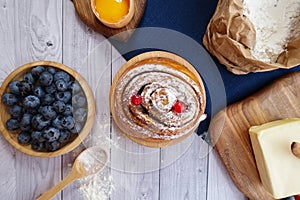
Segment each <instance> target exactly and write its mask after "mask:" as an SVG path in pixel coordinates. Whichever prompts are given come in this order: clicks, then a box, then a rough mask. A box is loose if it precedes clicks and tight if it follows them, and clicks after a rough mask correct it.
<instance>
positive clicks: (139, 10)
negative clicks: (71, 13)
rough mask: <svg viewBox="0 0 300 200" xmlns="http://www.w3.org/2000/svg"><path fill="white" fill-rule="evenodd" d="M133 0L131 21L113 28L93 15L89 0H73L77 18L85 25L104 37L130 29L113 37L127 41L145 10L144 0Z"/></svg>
mask: <svg viewBox="0 0 300 200" xmlns="http://www.w3.org/2000/svg"><path fill="white" fill-rule="evenodd" d="M134 2H135V5H134V8H135V11H134V12H135V13H134V16H133V18H132V20H131V22H130V23H129V24H128V25H127V26H125V27H123V28H118V29H113V28H109V27H107V26H105V25H103V24H102V23H101V22H100V21H99V20H98V19H97V18H96V16H95V15H94V13H93V11H92V8H91V5H90V0H73V3H74V6H75V10H76V12H77V14H78V16H79V18H80V19H81V20H82V21H83V22H84V23H85V24H86V25H88V26H89V27H91V28H92V29H94V30H95V31H97V32H99V33H101V34H102V35H104V36H106V37H111V36H114V35H117V34H118V33H122V32H124V31H127V30H131V31H127V32H124V33H123V34H119V35H117V36H115V37H114V39H117V40H119V41H122V42H125V41H127V40H128V39H129V38H130V36H131V35H132V34H133V32H134V31H133V29H135V28H136V27H137V26H138V24H139V23H140V20H141V18H142V16H143V14H144V11H145V7H146V0H136V1H134Z"/></svg>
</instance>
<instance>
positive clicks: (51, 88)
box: [45, 83, 56, 94]
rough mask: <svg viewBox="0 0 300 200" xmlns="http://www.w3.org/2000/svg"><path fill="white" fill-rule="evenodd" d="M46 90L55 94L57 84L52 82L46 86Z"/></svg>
mask: <svg viewBox="0 0 300 200" xmlns="http://www.w3.org/2000/svg"><path fill="white" fill-rule="evenodd" d="M45 91H46V92H47V93H48V94H53V93H55V92H56V86H55V84H54V83H53V84H51V85H49V86H47V87H45Z"/></svg>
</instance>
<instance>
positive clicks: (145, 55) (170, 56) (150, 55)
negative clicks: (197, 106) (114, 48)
mask: <svg viewBox="0 0 300 200" xmlns="http://www.w3.org/2000/svg"><path fill="white" fill-rule="evenodd" d="M152 58H154V59H157V58H166V59H170V60H171V61H174V62H176V63H179V64H180V65H181V66H183V67H185V68H186V69H187V70H188V71H190V72H191V73H192V74H187V72H185V71H181V72H182V73H184V74H186V75H187V76H189V77H190V76H191V75H193V76H195V77H193V80H194V78H195V79H197V81H198V86H199V89H200V92H201V94H202V100H203V102H202V108H203V113H202V114H204V112H205V109H206V92H205V87H204V84H203V81H202V78H201V77H200V75H199V73H198V72H197V70H196V69H195V68H194V67H193V65H192V64H190V63H189V62H188V61H187V60H185V59H184V58H182V57H180V56H178V55H176V54H174V53H170V52H166V51H150V52H146V53H142V54H139V55H137V56H135V57H133V58H131V59H130V60H129V61H127V62H126V63H125V64H124V65H123V66H122V67H121V68H120V69H119V70H118V72H117V73H116V75H115V77H114V79H113V81H112V85H111V88H110V93H109V102H110V110H111V114H112V117H113V119H114V122H115V123H116V124H117V126H118V127H119V128H120V130H121V131H122V133H124V134H125V135H126V136H127V137H128V138H129V139H131V140H133V141H135V142H136V143H138V144H141V145H143V146H148V147H166V146H169V145H174V144H177V143H179V142H180V141H182V140H183V139H185V138H186V137H188V136H189V135H191V134H192V132H194V130H193V131H191V133H187V134H185V135H183V136H182V137H180V138H177V139H175V140H174V142H170V143H168V144H166V143H167V142H166V143H164V144H162V145H159V144H158V145H155V144H154V143H155V141H154V140H153V141H154V142H147V141H143V140H140V139H137V138H135V137H133V136H129V135H128V134H127V133H126V131H125V130H124V129H123V128H122V126H120V124H119V122H118V120H117V117H116V111H115V108H114V95H113V94H114V93H115V89H116V85H117V82H118V81H119V79H120V78H121V77H122V76H123V74H124V73H126V72H127V71H128V70H129V69H130V67H132V66H134V65H135V64H136V63H138V62H141V61H143V60H147V59H152ZM194 81H195V80H194ZM195 82H196V81H195ZM200 123H201V122H200ZM197 127H198V126H197ZM186 135H187V136H186ZM185 136H186V137H185ZM181 138H183V139H182V140H181Z"/></svg>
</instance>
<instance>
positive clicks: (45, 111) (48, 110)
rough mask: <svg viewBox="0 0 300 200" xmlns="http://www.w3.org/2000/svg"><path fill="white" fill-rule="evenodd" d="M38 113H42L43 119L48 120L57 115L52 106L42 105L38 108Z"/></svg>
mask: <svg viewBox="0 0 300 200" xmlns="http://www.w3.org/2000/svg"><path fill="white" fill-rule="evenodd" d="M39 113H40V114H42V115H43V117H44V118H45V119H49V120H52V119H54V118H55V117H56V116H57V114H56V112H55V110H54V108H53V106H42V107H40V108H39Z"/></svg>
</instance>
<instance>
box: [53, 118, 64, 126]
mask: <svg viewBox="0 0 300 200" xmlns="http://www.w3.org/2000/svg"><path fill="white" fill-rule="evenodd" d="M63 118H64V117H63V116H62V115H58V116H57V117H56V118H55V119H54V120H52V126H53V127H55V128H58V129H63V128H64V127H63V126H62V124H61V123H62V120H63Z"/></svg>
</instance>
